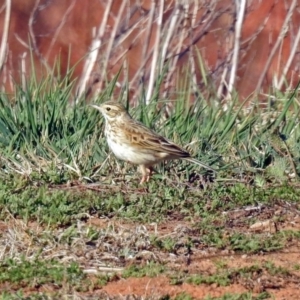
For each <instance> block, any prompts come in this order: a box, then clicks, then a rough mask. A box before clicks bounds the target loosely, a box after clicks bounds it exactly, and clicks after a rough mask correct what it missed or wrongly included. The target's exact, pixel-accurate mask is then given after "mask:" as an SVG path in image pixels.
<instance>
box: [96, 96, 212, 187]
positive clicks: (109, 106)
mask: <svg viewBox="0 0 300 300" xmlns="http://www.w3.org/2000/svg"><path fill="white" fill-rule="evenodd" d="M92 107H94V108H96V109H98V110H99V111H100V112H101V113H102V115H103V116H104V118H105V136H106V139H107V143H108V145H109V148H110V149H111V151H112V152H113V153H114V154H115V156H116V157H117V158H119V159H121V160H124V161H127V162H130V163H132V164H136V165H140V169H141V172H142V175H143V177H142V180H141V183H143V182H145V181H148V180H149V178H150V176H151V174H152V172H153V165H155V164H157V163H159V162H160V161H162V160H170V159H185V160H188V161H190V162H193V163H196V164H198V165H200V166H202V167H204V168H207V169H209V170H211V171H215V170H214V169H212V168H211V167H209V166H207V165H205V164H203V163H201V162H200V161H198V160H196V159H194V158H192V157H191V156H190V154H189V153H188V152H187V151H185V150H184V149H182V148H180V147H179V146H177V145H176V144H174V143H172V142H171V141H168V140H167V139H165V138H164V137H163V136H161V135H159V134H157V133H156V132H154V131H153V130H151V129H150V128H148V127H146V126H145V125H144V124H142V123H140V122H138V121H136V120H134V119H133V118H132V117H131V116H130V115H129V113H128V112H127V111H126V109H125V107H124V106H123V105H122V104H120V103H118V102H114V101H108V102H105V103H103V104H101V105H100V106H96V105H92Z"/></svg>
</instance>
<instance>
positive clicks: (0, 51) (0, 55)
mask: <svg viewBox="0 0 300 300" xmlns="http://www.w3.org/2000/svg"><path fill="white" fill-rule="evenodd" d="M10 13H11V0H6V10H5V19H4V26H3V34H2V40H1V47H0V72H1V71H2V69H3V66H4V61H5V58H6V48H7V40H8V31H9V24H10Z"/></svg>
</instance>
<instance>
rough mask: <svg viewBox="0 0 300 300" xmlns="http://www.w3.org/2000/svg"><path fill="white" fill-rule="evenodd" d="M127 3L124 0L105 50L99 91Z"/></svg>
mask: <svg viewBox="0 0 300 300" xmlns="http://www.w3.org/2000/svg"><path fill="white" fill-rule="evenodd" d="M126 3H127V0H123V1H122V4H121V6H120V8H119V13H118V16H117V19H116V21H115V24H114V27H113V30H112V32H111V33H110V39H109V42H108V45H107V47H106V51H105V52H106V54H105V59H104V63H103V65H102V66H101V68H102V74H101V79H100V80H101V81H100V86H99V88H98V90H99V91H101V89H102V84H103V81H104V77H105V74H106V72H107V65H108V61H109V57H110V54H111V51H112V48H113V44H114V41H115V37H116V33H117V29H118V28H119V24H120V22H121V19H122V16H123V15H124V13H123V12H124V8H125V5H126Z"/></svg>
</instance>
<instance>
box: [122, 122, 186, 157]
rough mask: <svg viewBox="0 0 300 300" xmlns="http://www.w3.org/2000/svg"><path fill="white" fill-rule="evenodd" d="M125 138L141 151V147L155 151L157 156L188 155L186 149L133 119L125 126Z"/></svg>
mask: <svg viewBox="0 0 300 300" xmlns="http://www.w3.org/2000/svg"><path fill="white" fill-rule="evenodd" d="M126 140H127V141H130V142H131V144H133V145H136V146H137V147H140V148H141V151H143V149H144V150H145V151H147V150H153V151H157V154H158V156H161V157H165V158H168V157H170V158H176V157H178V158H184V157H190V154H189V153H188V152H187V151H185V150H184V149H182V148H180V147H179V146H177V145H176V144H174V143H172V142H171V141H168V140H167V139H166V138H164V137H163V136H161V135H159V134H157V133H156V132H154V131H152V130H151V129H150V128H148V127H146V126H145V125H144V124H142V123H140V122H137V121H135V120H133V119H132V123H131V124H130V126H128V127H126Z"/></svg>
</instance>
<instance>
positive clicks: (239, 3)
mask: <svg viewBox="0 0 300 300" xmlns="http://www.w3.org/2000/svg"><path fill="white" fill-rule="evenodd" d="M235 3H236V7H237V11H238V16H237V21H236V23H235V38H234V48H233V55H232V67H231V72H230V78H229V83H228V93H227V97H226V98H227V99H228V100H229V99H231V93H232V90H233V86H234V82H235V78H236V70H237V65H238V60H239V50H240V42H241V41H240V39H241V32H242V25H243V20H244V15H245V8H246V0H236V1H235Z"/></svg>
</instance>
